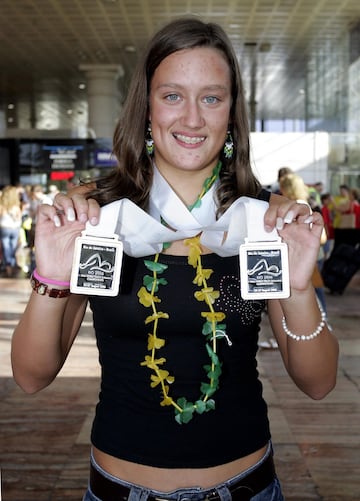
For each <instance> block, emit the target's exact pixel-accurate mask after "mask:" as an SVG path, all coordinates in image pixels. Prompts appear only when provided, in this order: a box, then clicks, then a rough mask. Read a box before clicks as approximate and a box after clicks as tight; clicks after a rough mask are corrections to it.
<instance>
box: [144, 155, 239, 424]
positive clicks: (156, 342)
mask: <svg viewBox="0 0 360 501" xmlns="http://www.w3.org/2000/svg"><path fill="white" fill-rule="evenodd" d="M220 168H221V163H220V162H219V163H218V165H217V166H216V167H215V169H214V172H213V174H212V176H211V177H210V178H208V179H206V180H205V183H204V188H203V190H202V192H201V193H200V195H199V197H198V199H197V200H196V202H195V204H193V205H192V206H191V208H189V210H191V209H192V208H194V207H198V206H199V205H200V204H201V198H202V197H203V196H204V194H205V193H206V192H207V191H208V190H209V189H210V187H211V186H212V184H213V183H214V182H215V180H216V179H217V177H218V174H219V170H220ZM184 243H185V244H186V245H188V246H189V247H190V249H189V256H188V263H189V265H191V266H193V268H195V270H196V273H195V278H194V280H193V283H194V284H195V285H197V286H198V287H199V290H198V291H196V292H195V294H194V296H195V299H196V300H197V301H202V302H204V303H205V304H206V305H207V306H208V308H209V311H202V312H201V316H202V317H203V318H204V319H205V321H204V324H203V328H202V334H203V335H204V336H205V339H206V341H205V347H206V350H207V354H208V356H209V364H207V365H204V370H205V372H206V376H207V381H206V382H202V383H201V385H200V396H199V398H198V399H197V400H196V401H195V402H190V401H188V400H187V399H186V397H180V398H178V399H177V400H176V401H175V400H174V399H173V398H172V397H171V395H170V385H171V384H172V383H173V382H174V381H175V378H174V376H172V375H171V374H170V373H169V371H167V370H166V369H165V368H163V367H164V364H165V362H166V358H165V357H158V355H157V351H158V350H160V349H161V348H163V347H164V346H165V343H166V341H165V339H163V338H161V337H159V336H158V326H159V320H166V319H168V318H169V314H168V313H165V312H162V311H158V309H157V306H156V305H157V304H158V303H160V302H161V299H160V298H159V297H158V296H157V295H156V293H157V292H158V290H159V286H161V285H167V280H166V279H165V278H163V277H162V276H161V274H162V273H163V272H164V271H165V270H166V269H167V265H165V264H162V263H160V262H159V254H156V255H155V258H154V260H153V261H150V260H144V264H145V266H146V268H147V269H148V270H149V271H150V272H151V275H145V276H144V279H143V286H142V287H141V288H140V289H139V291H138V293H137V295H138V298H139V302H140V303H141V304H142V305H143V306H145V307H146V308H151V310H152V314H151V315H149V316H148V317H146V319H145V324H146V325H148V324H152V331H151V332H150V333H149V334H148V344H147V349H148V352H150V354H148V355H146V356H145V359H144V361H143V362H141V364H140V365H142V366H145V367H147V368H148V369H150V370H151V371H152V372H153V373H152V374H151V376H150V380H151V382H150V386H151V388H155V387H156V386H159V385H160V389H161V393H162V397H163V399H162V401H161V402H160V405H161V406H173V407H174V409H175V420H176V421H177V422H178V423H179V424H183V423H184V424H185V423H188V422H189V421H190V420H191V419H192V418H193V416H194V414H195V413H197V414H203V413H204V412H207V411H210V410H213V409H215V401H214V400H213V399H212V398H211V397H212V396H213V394H214V393H215V392H216V391H217V389H218V387H219V379H220V375H221V366H222V364H221V362H220V360H219V357H218V354H217V340H218V338H226V339H227V341H228V343H229V345H231V342H230V341H229V338H228V336H227V335H226V325H225V324H224V323H222V322H223V320H224V319H225V314H224V313H223V312H219V311H215V310H214V306H213V305H214V303H215V301H216V299H217V298H218V297H219V296H220V292H219V291H217V290H214V288H213V287H209V286H208V283H207V281H208V279H209V278H210V276H211V274H212V273H213V270H212V269H204V268H203V267H202V261H201V246H200V237H199V236H196V237H192V238H189V239H186V240H185V241H184Z"/></svg>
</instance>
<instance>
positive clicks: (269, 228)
mask: <svg viewBox="0 0 360 501" xmlns="http://www.w3.org/2000/svg"><path fill="white" fill-rule="evenodd" d="M264 229H265V231H267V232H268V233H270V232H271V231H272V227H271V226H269V225H268V224H265V225H264Z"/></svg>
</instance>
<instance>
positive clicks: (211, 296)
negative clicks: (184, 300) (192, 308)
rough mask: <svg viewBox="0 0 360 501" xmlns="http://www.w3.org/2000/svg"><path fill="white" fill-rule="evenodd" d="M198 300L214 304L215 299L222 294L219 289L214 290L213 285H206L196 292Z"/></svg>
mask: <svg viewBox="0 0 360 501" xmlns="http://www.w3.org/2000/svg"><path fill="white" fill-rule="evenodd" d="M194 296H195V298H196V299H197V300H198V301H206V302H207V303H208V304H214V303H215V300H216V299H217V298H218V297H219V296H220V292H219V291H214V288H213V287H204V288H203V289H201V291H197V292H195V294H194Z"/></svg>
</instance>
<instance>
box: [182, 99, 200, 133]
mask: <svg viewBox="0 0 360 501" xmlns="http://www.w3.org/2000/svg"><path fill="white" fill-rule="evenodd" d="M183 112H184V114H183V118H182V122H183V124H184V125H186V126H187V127H191V128H192V129H195V128H199V127H203V126H204V124H205V120H204V117H203V115H202V110H201V105H200V103H198V102H197V101H195V100H189V101H187V102H186V105H185V106H184V110H183Z"/></svg>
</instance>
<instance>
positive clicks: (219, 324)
mask: <svg viewBox="0 0 360 501" xmlns="http://www.w3.org/2000/svg"><path fill="white" fill-rule="evenodd" d="M114 151H115V154H116V156H117V159H118V167H117V169H116V170H115V171H114V172H113V173H112V174H111V175H110V176H108V177H107V178H105V179H101V180H98V181H97V182H96V185H85V186H82V187H81V188H79V189H77V190H76V189H75V190H74V192H73V193H72V194H71V196H65V195H61V194H60V195H57V196H56V199H55V203H54V206H45V205H44V206H41V208H40V211H39V214H38V219H37V226H36V263H37V270H36V272H35V273H34V277H33V279H32V285H33V288H34V292H33V293H32V295H31V297H30V300H29V303H28V306H27V308H26V310H25V312H24V314H23V316H22V318H21V321H20V323H19V325H18V327H17V328H16V330H15V333H14V337H13V346H12V362H13V370H14V377H15V379H16V381H17V382H18V384H19V385H20V386H21V387H22V388H23V389H24V390H25V391H26V392H29V393H32V392H36V391H39V390H41V389H42V388H44V387H46V386H47V385H49V384H50V383H51V381H53V379H54V378H55V377H56V375H57V373H58V372H59V370H60V369H61V367H62V365H63V364H64V362H65V360H66V357H67V355H68V353H69V350H70V348H71V345H72V343H73V341H74V339H75V337H76V334H77V332H78V330H79V327H80V324H81V322H82V319H83V315H84V312H85V308H86V305H87V303H88V302H89V304H90V307H91V309H92V311H93V315H94V326H95V330H96V336H97V342H98V347H99V350H100V362H101V365H102V382H101V391H100V397H99V402H98V405H97V410H96V416H95V419H94V424H93V429H92V436H91V440H92V454H91V470H90V482H89V489H88V491H87V493H86V495H85V497H84V500H86V501H90V500H92V501H94V500H102V501H108V500H111V501H114V500H115V499H131V500H133V501H135V500H140V499H144V500H145V499H147V498H149V499H150V500H152V501H153V500H154V499H160V500H161V499H167V500H177V499H192V500H194V501H196V500H203V499H211V500H214V501H216V500H220V499H221V500H224V501H225V500H230V499H235V500H245V499H246V500H249V499H252V500H256V501H260V500H265V499H266V500H269V499H272V500H281V499H283V497H282V494H281V489H280V485H279V482H278V479H277V477H276V475H275V472H274V466H273V461H272V450H271V442H270V439H271V436H270V429H269V423H268V418H267V408H266V404H265V402H264V400H263V397H262V387H261V383H260V382H259V380H258V373H257V369H256V351H257V335H258V331H259V323H260V320H261V313H262V310H263V309H264V307H265V300H263V299H260V300H259V299H258V300H243V299H242V297H241V295H240V279H239V253H238V245H237V244H236V245H235V251H234V250H232V247H231V245H230V240H231V239H232V238H234V240H235V241H236V239H237V237H239V238H238V239H239V240H241V238H240V236H241V235H242V234H243V231H244V227H245V221H243V222H241V221H240V222H238V223H237V224H235V226H234V225H233V224H232V223H231V221H230V223H226V222H225V223H224V225H223V226H222V230H221V238H220V240H219V241H217V242H215V243H214V239H213V238H212V236H213V232H212V229H213V225H215V224H216V222H217V221H220V222H221V221H226V217H227V214H229V213H231V211H232V210H233V209H232V207H234V205H236V203H237V201H238V200H239V198H240V197H242V196H244V195H245V196H247V197H252V199H254V203H257V204H261V203H262V202H257V201H256V199H262V200H264V199H265V200H268V199H269V194H268V193H266V192H264V191H262V190H261V187H260V185H259V182H258V181H257V179H256V178H255V176H254V174H253V173H252V171H251V168H250V162H249V130H248V118H247V114H246V104H245V100H244V93H243V87H242V83H241V78H240V73H239V68H238V64H237V60H236V56H235V54H234V51H233V49H232V47H231V45H230V43H229V40H228V38H227V36H226V35H225V33H224V32H223V30H222V29H221V28H220V27H219V26H218V25H215V24H205V23H203V22H201V21H200V20H199V19H193V18H186V19H180V20H177V21H174V22H172V23H170V24H169V25H167V26H165V27H164V28H163V29H161V30H160V31H159V32H158V33H157V34H155V36H154V37H153V39H152V40H151V41H150V43H149V46H148V49H147V51H146V53H145V55H144V59H143V61H142V62H141V63H140V64H139V67H138V69H137V71H136V72H135V75H134V78H133V82H132V86H131V88H130V90H129V93H128V97H127V101H126V104H125V106H124V110H123V114H122V117H121V120H120V122H119V125H118V126H117V128H116V131H115V135H114ZM117 200H121V204H122V205H121V210H120V211H119V216H118V217H119V220H118V222H117V231H119V233H120V234H121V235H122V239H123V242H124V249H125V255H124V259H123V265H122V272H121V279H120V292H119V294H118V295H117V296H115V297H99V296H92V295H91V296H89V297H86V296H83V295H80V294H70V291H69V282H68V281H69V277H70V274H71V267H72V256H73V249H74V239H75V237H76V236H78V235H79V233H80V232H81V231H82V230H83V229H84V227H85V223H86V222H88V226H89V227H91V224H92V225H93V229H94V231H95V232H96V225H97V223H98V220H99V205H100V206H107V204H109V203H110V202H114V201H117ZM105 208H106V207H105ZM129 214H130V215H129ZM106 222H107V223H113V221H112V220H109V218H108V219H107V220H106ZM221 224H222V223H221ZM260 226H262V223H261V225H260ZM275 226H276V227H277V229H278V233H279V235H280V236H281V237H282V238H283V240H284V241H285V242H286V243H287V245H288V249H289V268H290V272H289V274H290V284H291V295H290V297H288V298H286V299H271V300H269V301H268V304H267V309H268V314H269V318H270V320H271V324H272V327H273V330H274V335H275V336H276V339H277V342H278V344H279V349H280V351H281V355H282V357H283V360H284V363H285V366H286V369H287V370H288V372H289V374H290V376H291V377H292V379H293V380H294V381H295V383H296V384H297V385H298V386H299V388H301V389H302V390H303V391H304V392H305V393H306V394H308V395H309V396H310V397H312V398H314V399H320V398H323V397H324V396H325V395H326V394H327V393H328V392H329V391H331V389H332V388H333V387H334V385H335V380H336V369H337V357H338V345H337V341H336V339H335V338H334V336H333V334H332V333H331V332H329V330H328V328H327V325H326V323H325V322H324V321H323V317H322V315H321V312H320V311H319V307H318V304H317V301H316V297H315V293H314V289H313V287H312V285H311V275H312V271H313V268H314V266H315V263H316V258H317V254H318V250H319V241H320V235H321V231H322V227H323V223H322V219H321V216H320V215H318V214H314V215H313V216H311V217H310V216H309V211H308V208H307V207H305V206H304V205H300V204H296V203H295V202H291V201H287V200H286V199H283V198H282V197H277V198H276V196H275V197H273V196H272V199H271V204H270V207H269V209H268V210H267V211H266V212H265V214H264V228H265V229H266V230H268V231H275V230H274V227H275ZM159 227H160V228H159ZM154 228H155V230H156V232H155V230H154ZM194 228H195V230H194ZM162 229H163V231H164V232H166V236H168V235H169V239H165V237H164V238H162V236H160V237H157V236H156V235H157V234H159V235H162V233H161V232H162ZM248 229H251V225H250V226H248ZM155 233H156V234H155ZM164 234H165V233H164ZM230 236H231V239H230ZM215 240H216V239H215ZM204 242H206V245H205V243H204ZM150 244H151V245H150ZM149 245H150V246H153V247H154V249H155V251H154V252H153V253H151V252H148V251H147V249H148V247H149ZM144 249H145V250H144ZM49 256H51V260H50V259H48V257H49ZM45 277H48V278H45ZM41 283H42V284H43V285H41ZM54 289H56V290H55V291H54ZM44 290H45V291H46V292H48V293H47V294H46V293H45V294H44ZM49 291H50V292H49ZM41 293H42V294H41ZM301 336H302V337H301Z"/></svg>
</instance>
